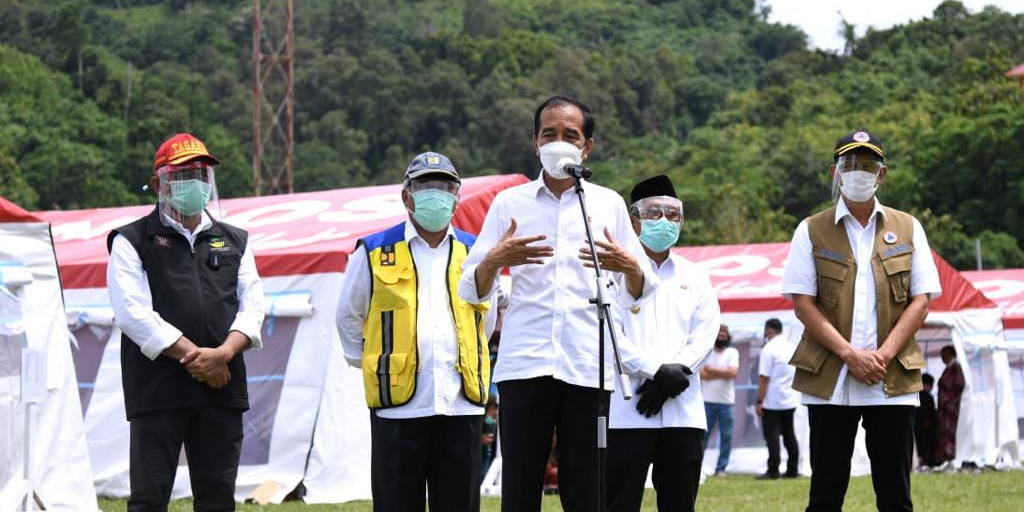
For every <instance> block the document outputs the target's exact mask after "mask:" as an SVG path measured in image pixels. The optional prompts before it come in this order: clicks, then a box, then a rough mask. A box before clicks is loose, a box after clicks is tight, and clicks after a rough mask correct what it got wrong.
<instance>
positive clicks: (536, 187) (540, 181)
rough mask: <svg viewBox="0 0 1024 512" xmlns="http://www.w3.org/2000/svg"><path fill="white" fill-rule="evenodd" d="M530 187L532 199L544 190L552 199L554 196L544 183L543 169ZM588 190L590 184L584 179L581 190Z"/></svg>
mask: <svg viewBox="0 0 1024 512" xmlns="http://www.w3.org/2000/svg"><path fill="white" fill-rule="evenodd" d="M530 187H531V190H532V191H533V194H534V197H536V196H539V195H540V194H541V193H542V192H544V191H545V190H547V191H548V193H549V194H551V195H552V197H554V195H555V194H554V192H551V189H549V188H548V186H547V184H546V183H544V169H541V170H540V173H539V174H537V179H535V180H533V181H531V182H530ZM589 188H590V182H588V181H587V180H586V179H584V180H583V189H584V190H587V189H589Z"/></svg>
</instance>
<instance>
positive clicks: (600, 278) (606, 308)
mask: <svg viewBox="0 0 1024 512" xmlns="http://www.w3.org/2000/svg"><path fill="white" fill-rule="evenodd" d="M563 169H564V170H565V171H566V172H568V173H569V174H570V175H571V176H572V177H573V178H575V179H576V184H575V186H574V190H575V191H576V197H577V198H579V201H580V210H581V211H582V213H583V227H584V228H585V229H586V233H587V244H588V245H589V246H590V258H591V263H593V264H594V280H595V282H596V283H597V286H596V289H597V296H596V297H594V298H592V299H590V303H591V304H595V305H596V306H597V324H598V350H597V353H598V355H597V361H598V363H597V364H598V366H597V368H598V377H597V379H598V389H599V393H598V395H597V500H598V501H597V504H598V508H597V510H598V512H603V511H604V510H605V489H606V483H605V480H606V475H605V468H606V467H607V456H608V455H607V451H608V410H607V406H606V405H605V401H604V334H605V326H606V325H607V327H608V329H607V330H608V334H609V337H610V338H611V342H612V354H613V355H614V356H615V372H616V374H617V375H618V377H619V389H620V390H621V392H622V397H623V398H624V399H626V400H629V399H631V398H632V397H633V393H632V390H631V389H630V382H629V376H627V375H624V374H623V373H622V359H621V358H620V356H619V344H618V339H617V338H616V334H615V327H614V325H613V324H612V316H611V304H610V303H609V302H608V300H607V299H606V298H605V288H610V287H611V286H612V282H611V281H610V280H609V279H607V278H606V277H605V276H604V273H603V272H602V271H601V262H600V261H599V260H598V258H597V246H596V245H595V244H594V233H593V231H592V230H591V228H590V215H589V214H588V213H587V202H586V198H585V197H584V194H583V179H584V178H589V177H590V176H591V174H592V173H591V171H590V169H589V168H586V167H583V166H580V165H565V166H563Z"/></svg>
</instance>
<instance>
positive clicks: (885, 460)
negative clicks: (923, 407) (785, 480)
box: [807, 405, 914, 512]
mask: <svg viewBox="0 0 1024 512" xmlns="http://www.w3.org/2000/svg"><path fill="white" fill-rule="evenodd" d="M807 410H808V420H809V423H810V426H811V471H812V474H811V491H810V501H809V503H808V505H807V512H819V511H841V510H842V509H843V500H844V499H845V497H846V489H847V487H848V486H849V483H850V459H851V458H852V457H853V441H854V438H855V437H856V435H857V425H858V423H860V421H861V420H863V421H864V431H865V437H864V440H865V444H866V445H867V451H868V458H869V459H870V460H871V483H872V485H873V486H874V488H875V505H876V506H877V507H878V510H879V512H895V511H900V512H910V511H913V510H914V505H913V503H912V502H911V499H910V469H911V467H912V461H911V458H912V457H913V452H914V407H913V406H909V405H906V406H904V405H876V406H864V407H852V406H850V407H846V406H837V405H809V406H807Z"/></svg>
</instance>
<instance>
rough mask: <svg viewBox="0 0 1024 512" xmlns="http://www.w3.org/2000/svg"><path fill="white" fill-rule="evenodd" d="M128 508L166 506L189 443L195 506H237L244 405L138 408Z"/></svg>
mask: <svg viewBox="0 0 1024 512" xmlns="http://www.w3.org/2000/svg"><path fill="white" fill-rule="evenodd" d="M129 431H130V437H131V441H130V443H131V444H130V449H129V450H130V456H129V461H130V465H129V470H128V474H129V479H130V482H131V497H130V498H128V510H129V511H130V512H142V511H147V512H149V511H161V512H165V511H166V510H167V502H168V501H170V499H171V489H172V488H173V486H174V475H175V473H176V472H177V470H178V459H179V457H180V456H181V447H182V445H183V444H184V446H185V456H186V457H187V458H188V471H189V477H190V480H191V482H192V495H193V497H194V504H193V507H194V509H195V510H196V511H220V510H235V477H237V476H238V459H239V456H240V455H241V453H242V410H241V409H228V408H225V407H217V406H197V407H184V408H179V409H170V410H166V411H153V412H146V413H142V414H137V415H135V416H133V417H132V419H131V421H130V427H129Z"/></svg>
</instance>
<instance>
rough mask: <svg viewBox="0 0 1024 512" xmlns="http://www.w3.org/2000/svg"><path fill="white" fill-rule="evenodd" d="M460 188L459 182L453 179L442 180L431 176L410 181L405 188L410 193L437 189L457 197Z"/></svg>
mask: <svg viewBox="0 0 1024 512" xmlns="http://www.w3.org/2000/svg"><path fill="white" fill-rule="evenodd" d="M459 187H460V184H459V182H457V181H455V180H453V179H448V178H442V177H440V176H438V177H434V176H431V175H429V174H428V175H427V176H423V177H420V178H416V179H413V180H409V181H407V182H406V183H405V188H406V190H408V191H409V192H410V193H413V192H418V191H420V190H429V189H435V190H442V191H444V192H448V193H449V194H452V195H455V196H457V195H459Z"/></svg>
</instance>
